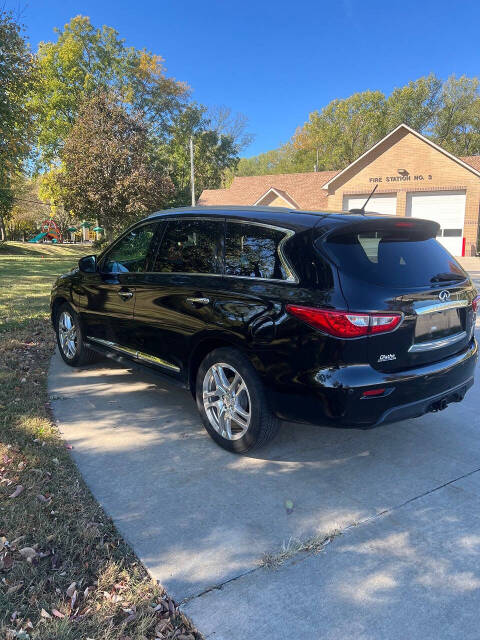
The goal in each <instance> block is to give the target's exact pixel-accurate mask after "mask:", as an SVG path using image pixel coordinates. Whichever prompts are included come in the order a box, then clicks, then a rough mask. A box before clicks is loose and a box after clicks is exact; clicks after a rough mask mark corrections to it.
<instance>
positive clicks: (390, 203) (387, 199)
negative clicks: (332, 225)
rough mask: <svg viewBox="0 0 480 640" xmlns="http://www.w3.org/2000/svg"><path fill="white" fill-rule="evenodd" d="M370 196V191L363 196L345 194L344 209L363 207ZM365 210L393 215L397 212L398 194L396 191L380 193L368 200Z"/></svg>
mask: <svg viewBox="0 0 480 640" xmlns="http://www.w3.org/2000/svg"><path fill="white" fill-rule="evenodd" d="M367 198H368V193H367V194H366V195H362V196H343V210H344V211H350V209H361V208H362V207H363V205H364V204H365V200H366V199H367ZM365 211H370V212H372V213H385V214H388V215H391V216H394V215H396V213H397V196H396V194H395V193H379V194H378V195H373V196H372V197H371V198H370V200H369V201H368V204H367V207H366V209H365Z"/></svg>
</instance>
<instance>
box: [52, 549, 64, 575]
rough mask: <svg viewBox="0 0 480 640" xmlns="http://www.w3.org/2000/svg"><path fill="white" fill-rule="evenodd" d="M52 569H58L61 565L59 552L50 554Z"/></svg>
mask: <svg viewBox="0 0 480 640" xmlns="http://www.w3.org/2000/svg"><path fill="white" fill-rule="evenodd" d="M51 562H52V569H53V571H58V570H59V569H60V567H61V566H62V557H61V555H60V554H59V553H54V554H53V556H52V561H51Z"/></svg>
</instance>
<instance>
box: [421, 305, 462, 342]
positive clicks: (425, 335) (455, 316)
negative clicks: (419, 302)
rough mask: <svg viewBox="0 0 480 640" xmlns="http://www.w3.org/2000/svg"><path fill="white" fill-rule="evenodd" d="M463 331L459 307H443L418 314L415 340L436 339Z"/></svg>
mask: <svg viewBox="0 0 480 640" xmlns="http://www.w3.org/2000/svg"><path fill="white" fill-rule="evenodd" d="M460 331H463V327H462V322H461V319H460V313H459V309H445V310H444V311H434V312H433V313H426V314H424V315H421V316H418V318H417V323H416V326H415V341H416V342H424V341H426V340H436V339H437V338H444V337H445V336H449V335H452V334H454V333H459V332H460Z"/></svg>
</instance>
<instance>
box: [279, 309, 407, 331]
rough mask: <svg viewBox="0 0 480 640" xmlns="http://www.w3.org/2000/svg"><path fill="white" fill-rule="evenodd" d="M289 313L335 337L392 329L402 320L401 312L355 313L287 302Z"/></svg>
mask: <svg viewBox="0 0 480 640" xmlns="http://www.w3.org/2000/svg"><path fill="white" fill-rule="evenodd" d="M286 310H287V312H288V313H290V314H291V315H293V316H295V317H297V318H299V319H300V320H303V321H304V322H306V323H307V324H309V325H310V326H311V327H314V328H315V329H320V330H321V331H324V332H325V333H328V334H329V335H331V336H335V337H336V338H358V337H360V336H366V335H369V334H372V333H375V334H378V333H385V332H387V331H393V329H395V328H396V327H398V325H399V324H400V322H401V321H402V314H401V313H355V312H351V311H331V310H330V309H316V308H313V307H302V306H298V305H295V304H287V306H286Z"/></svg>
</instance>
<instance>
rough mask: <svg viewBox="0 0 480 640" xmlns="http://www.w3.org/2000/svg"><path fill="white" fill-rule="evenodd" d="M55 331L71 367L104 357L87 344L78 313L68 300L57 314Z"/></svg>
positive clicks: (65, 358)
mask: <svg viewBox="0 0 480 640" xmlns="http://www.w3.org/2000/svg"><path fill="white" fill-rule="evenodd" d="M55 333H56V335H57V344H58V350H59V351H60V355H61V356H62V358H63V361H64V362H66V363H67V364H68V365H69V366H70V367H80V366H82V365H85V364H91V363H93V362H97V361H98V360H101V359H102V356H101V355H100V354H98V353H96V352H95V351H92V349H89V348H88V347H86V346H85V344H84V341H83V332H82V326H81V323H80V319H79V317H78V314H77V313H76V312H75V311H74V310H73V308H72V307H71V305H69V304H68V302H66V303H64V304H62V306H61V307H60V308H59V309H58V311H57V313H56V316H55Z"/></svg>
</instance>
